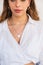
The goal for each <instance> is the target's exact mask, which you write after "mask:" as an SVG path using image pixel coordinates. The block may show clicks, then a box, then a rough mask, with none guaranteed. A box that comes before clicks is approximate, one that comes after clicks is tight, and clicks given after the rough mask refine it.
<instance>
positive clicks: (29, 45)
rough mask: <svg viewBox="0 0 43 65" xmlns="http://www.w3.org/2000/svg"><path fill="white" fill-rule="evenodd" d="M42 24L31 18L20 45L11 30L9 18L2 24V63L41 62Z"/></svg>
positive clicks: (0, 59)
mask: <svg viewBox="0 0 43 65" xmlns="http://www.w3.org/2000/svg"><path fill="white" fill-rule="evenodd" d="M41 37H42V35H41V26H39V23H38V22H37V21H34V20H32V19H31V18H30V19H29V21H28V23H27V24H26V26H25V28H24V31H23V34H22V37H21V40H20V45H19V44H18V43H17V41H16V40H15V39H14V37H13V36H12V34H11V32H10V31H9V28H8V25H7V20H5V21H4V22H3V23H1V24H0V65H24V64H27V63H30V62H31V61H32V62H34V63H37V62H39V55H40V52H41V49H42V43H41V42H42V41H43V40H42V39H41Z"/></svg>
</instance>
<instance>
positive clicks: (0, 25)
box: [0, 21, 6, 50]
mask: <svg viewBox="0 0 43 65" xmlns="http://www.w3.org/2000/svg"><path fill="white" fill-rule="evenodd" d="M5 22H6V21H4V22H2V23H0V50H1V48H2V45H3V40H4V36H3V31H4V28H3V27H4V26H5Z"/></svg>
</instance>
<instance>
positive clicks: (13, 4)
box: [8, 0, 34, 65]
mask: <svg viewBox="0 0 43 65" xmlns="http://www.w3.org/2000/svg"><path fill="white" fill-rule="evenodd" d="M8 2H9V7H10V9H11V11H12V17H11V18H10V19H9V20H8V24H12V21H13V24H15V29H16V30H19V32H20V31H21V30H22V28H23V25H18V23H19V24H23V23H26V21H25V20H26V19H27V14H26V10H27V8H28V7H29V6H30V2H31V0H8ZM17 9H19V10H21V11H15V10H17ZM9 21H10V22H9ZM17 25H18V27H17ZM19 26H21V29H20V27H19ZM11 28H12V26H9V29H10V30H11ZM11 32H12V33H13V31H12V30H11ZM14 34H15V33H13V36H14V37H15V38H16V36H15V35H14ZM16 39H17V38H16ZM17 40H18V39H17ZM25 65H34V63H33V62H31V63H27V64H25Z"/></svg>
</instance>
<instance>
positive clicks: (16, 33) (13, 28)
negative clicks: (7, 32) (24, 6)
mask: <svg viewBox="0 0 43 65" xmlns="http://www.w3.org/2000/svg"><path fill="white" fill-rule="evenodd" d="M25 21H26V22H25V23H23V24H21V25H22V26H23V28H22V31H21V33H20V32H19V33H18V32H17V30H18V29H17V30H16V28H15V27H14V26H16V25H15V24H11V25H9V26H13V27H12V31H13V32H15V36H16V37H17V38H18V39H20V37H21V35H22V32H23V30H24V28H25V25H26V23H27V22H28V17H27V19H26V20H25ZM18 25H20V24H19V23H18ZM18 25H17V26H18ZM21 25H20V26H21Z"/></svg>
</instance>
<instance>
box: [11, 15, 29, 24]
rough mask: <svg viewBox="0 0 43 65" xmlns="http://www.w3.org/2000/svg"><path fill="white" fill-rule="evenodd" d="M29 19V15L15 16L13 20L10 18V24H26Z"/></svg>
mask: <svg viewBox="0 0 43 65" xmlns="http://www.w3.org/2000/svg"><path fill="white" fill-rule="evenodd" d="M27 19H28V16H27V14H25V15H22V16H21V17H15V16H12V17H11V18H10V23H11V24H13V25H14V24H15V25H16V24H25V23H26V22H27Z"/></svg>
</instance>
